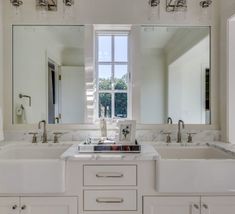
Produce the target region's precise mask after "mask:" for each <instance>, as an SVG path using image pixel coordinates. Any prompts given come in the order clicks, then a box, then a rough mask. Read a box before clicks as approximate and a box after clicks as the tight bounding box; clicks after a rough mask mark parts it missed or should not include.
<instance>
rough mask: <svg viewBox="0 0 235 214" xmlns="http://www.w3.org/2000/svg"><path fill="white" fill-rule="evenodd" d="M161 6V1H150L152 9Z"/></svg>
mask: <svg viewBox="0 0 235 214" xmlns="http://www.w3.org/2000/svg"><path fill="white" fill-rule="evenodd" d="M159 4H160V0H149V5H150V7H157V6H158V5H159Z"/></svg>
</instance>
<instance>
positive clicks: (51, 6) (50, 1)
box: [36, 0, 57, 11]
mask: <svg viewBox="0 0 235 214" xmlns="http://www.w3.org/2000/svg"><path fill="white" fill-rule="evenodd" d="M36 7H37V9H40V10H41V9H44V10H47V11H57V0H36Z"/></svg>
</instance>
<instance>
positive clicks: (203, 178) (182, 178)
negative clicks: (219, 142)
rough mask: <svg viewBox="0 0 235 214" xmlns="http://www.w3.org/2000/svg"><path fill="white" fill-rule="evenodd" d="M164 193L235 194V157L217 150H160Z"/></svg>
mask: <svg viewBox="0 0 235 214" xmlns="http://www.w3.org/2000/svg"><path fill="white" fill-rule="evenodd" d="M156 150H157V152H158V153H159V155H160V158H159V160H158V161H157V164H156V165H157V176H156V178H157V190H158V191H160V192H179V193H180V192H181V193H184V192H185V193H193V192H198V193H203V192H204V193H210V192H214V193H215V192H217V193H221V192H235V156H234V155H232V154H231V153H227V152H224V151H223V150H220V149H218V148H214V147H207V146H204V147H197V146H195V147H180V146H179V147H171V146H169V147H160V148H156Z"/></svg>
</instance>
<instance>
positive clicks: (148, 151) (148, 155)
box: [0, 141, 235, 161]
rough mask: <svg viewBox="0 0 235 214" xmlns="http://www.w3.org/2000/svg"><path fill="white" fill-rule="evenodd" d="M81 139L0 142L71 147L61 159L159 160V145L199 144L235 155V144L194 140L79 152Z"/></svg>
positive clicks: (196, 145)
mask: <svg viewBox="0 0 235 214" xmlns="http://www.w3.org/2000/svg"><path fill="white" fill-rule="evenodd" d="M79 143H81V142H79V141H62V142H60V143H58V144H54V143H53V142H49V143H47V144H42V143H37V144H32V143H29V142H25V141H3V142H1V143H0V149H3V148H4V146H7V147H8V146H9V145H11V146H14V145H17V146H18V145H33V146H35V147H36V146H49V147H50V146H62V145H64V146H65V145H67V146H68V147H69V146H70V147H69V148H68V149H67V150H66V151H65V152H64V153H63V154H62V155H61V159H64V160H127V161H135V160H157V159H158V158H159V154H158V152H157V151H156V149H157V148H158V147H181V146H182V147H183V146H187V147H198V146H211V147H216V148H218V149H221V150H223V151H225V152H228V153H230V154H232V155H235V144H230V143H224V142H219V141H218V142H194V143H182V144H179V143H174V142H173V143H170V144H167V143H165V142H150V141H149V142H141V145H142V151H141V153H134V154H130V153H127V154H125V153H117V154H112V153H107V154H104V153H79V151H78V148H77V147H78V145H79Z"/></svg>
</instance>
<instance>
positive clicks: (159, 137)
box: [4, 129, 221, 142]
mask: <svg viewBox="0 0 235 214" xmlns="http://www.w3.org/2000/svg"><path fill="white" fill-rule="evenodd" d="M60 132H63V135H62V136H61V137H60V141H85V140H86V139H88V138H89V137H100V130H63V131H61V130H60ZM165 132H166V130H163V129H158V130H153V129H151V130H136V139H137V141H138V142H162V141H165V140H166V135H165V134H164V133H165ZM167 132H168V131H167ZM187 132H189V131H185V130H184V131H182V140H183V141H184V142H186V141H187ZM190 132H191V133H195V134H194V135H193V142H214V141H221V133H220V131H218V130H190ZM4 135H5V141H28V142H30V141H31V140H32V135H29V134H28V131H27V132H26V131H7V132H5V133H4ZM115 135H117V131H115V130H108V136H109V137H114V136H115ZM40 136H41V133H39V134H38V139H40ZM176 136H177V131H176V130H174V131H171V139H172V142H174V141H176ZM52 139H53V131H48V140H52Z"/></svg>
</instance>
